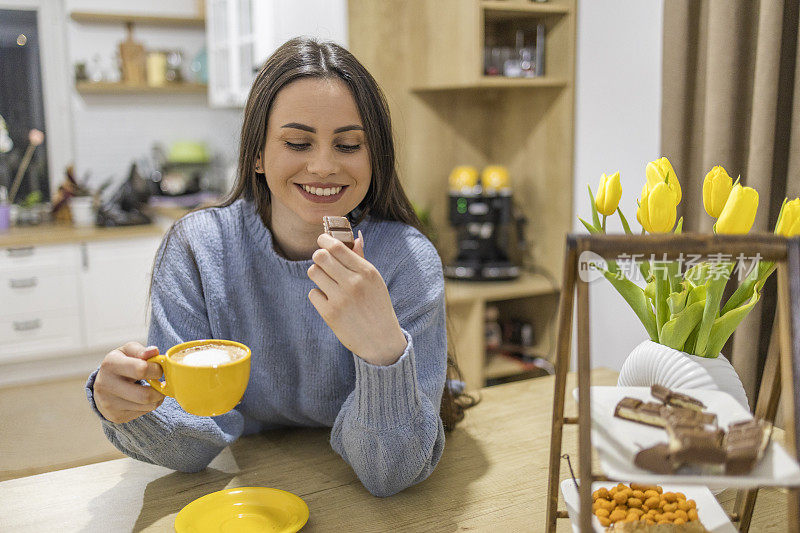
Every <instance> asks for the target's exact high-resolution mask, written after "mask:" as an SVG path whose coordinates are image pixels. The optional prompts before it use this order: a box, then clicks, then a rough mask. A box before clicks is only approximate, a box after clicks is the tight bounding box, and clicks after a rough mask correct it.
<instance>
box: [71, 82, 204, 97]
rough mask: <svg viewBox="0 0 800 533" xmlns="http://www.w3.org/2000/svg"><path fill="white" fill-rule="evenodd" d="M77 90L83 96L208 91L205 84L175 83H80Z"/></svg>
mask: <svg viewBox="0 0 800 533" xmlns="http://www.w3.org/2000/svg"><path fill="white" fill-rule="evenodd" d="M75 89H76V90H77V91H78V92H79V93H81V94H202V93H206V92H207V91H208V85H206V84H205V83H173V84H167V85H162V86H160V87H150V86H149V85H138V84H137V85H132V84H129V83H109V82H85V81H83V82H78V83H76V84H75Z"/></svg>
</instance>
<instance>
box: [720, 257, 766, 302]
mask: <svg viewBox="0 0 800 533" xmlns="http://www.w3.org/2000/svg"><path fill="white" fill-rule="evenodd" d="M774 271H775V263H774V262H772V261H761V262H759V263H758V268H754V269H753V270H751V271H750V272H749V273H748V274H747V277H746V278H745V279H744V281H743V282H741V283H740V284H739V286H738V287H736V290H735V291H734V292H733V294H731V297H730V298H728V301H727V302H725V305H724V306H722V311H720V315H725V314H726V313H728V312H729V311H731V310H733V309H736V308H737V307H740V306H741V305H742V304H743V303H744V302H745V301H747V299H748V298H750V297H751V295H752V294H753V290H757V291H759V292H760V291H761V288H762V287H763V286H764V283H766V281H767V279H769V277H770V275H771V274H772V273H773V272H774Z"/></svg>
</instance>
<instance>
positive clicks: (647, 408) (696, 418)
mask: <svg viewBox="0 0 800 533" xmlns="http://www.w3.org/2000/svg"><path fill="white" fill-rule="evenodd" d="M614 416H616V417H617V418H622V419H625V420H630V421H632V422H639V423H640V424H647V425H648V426H655V427H660V428H663V427H666V426H667V421H668V419H669V418H670V417H674V418H675V419H676V423H678V421H680V423H681V424H683V425H700V426H702V425H705V424H715V423H716V420H717V415H715V414H713V413H701V412H698V411H694V410H691V409H684V408H682V407H671V406H668V405H662V404H660V403H658V402H643V401H642V400H639V399H638V398H631V397H626V398H623V399H622V400H620V401H619V403H618V404H617V406H616V408H615V409H614Z"/></svg>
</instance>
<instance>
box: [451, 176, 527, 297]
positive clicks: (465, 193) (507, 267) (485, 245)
mask: <svg viewBox="0 0 800 533" xmlns="http://www.w3.org/2000/svg"><path fill="white" fill-rule="evenodd" d="M449 185H450V191H449V207H450V208H449V219H450V223H451V224H452V225H453V226H454V227H455V229H456V231H457V242H458V254H457V256H456V258H455V260H454V261H453V262H452V263H450V264H448V265H445V267H444V275H445V276H447V277H448V278H452V279H458V280H473V281H487V280H510V279H515V278H517V277H519V274H520V268H519V266H517V265H515V264H514V263H512V262H511V261H510V260H509V255H508V244H509V238H508V235H509V230H510V229H511V226H512V224H514V223H516V224H517V225H518V228H517V236H518V239H519V242H520V243H523V244H524V239H523V238H522V235H523V231H522V229H523V228H522V225H523V224H524V219H522V218H520V217H515V216H514V209H513V202H512V195H511V187H510V186H509V178H508V170H507V169H506V168H505V167H502V166H497V165H492V166H487V167H486V168H484V169H483V172H482V173H481V180H480V184H479V183H478V170H477V169H476V168H474V167H469V166H458V167H456V168H454V169H453V171H452V172H451V173H450V178H449Z"/></svg>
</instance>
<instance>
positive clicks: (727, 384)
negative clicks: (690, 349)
mask: <svg viewBox="0 0 800 533" xmlns="http://www.w3.org/2000/svg"><path fill="white" fill-rule="evenodd" d="M655 384H659V385H663V386H664V387H667V388H670V389H706V390H719V391H723V392H727V393H728V394H730V395H731V396H733V397H734V399H735V400H736V401H737V402H739V403H740V404H741V405H742V407H744V408H745V409H747V410H748V411H749V410H750V406H749V404H748V401H747V394H745V392H744V387H743V386H742V382H741V380H740V379H739V375H738V374H737V373H736V370H734V368H733V365H731V364H730V362H729V361H728V359H727V358H725V357H724V356H723V355H722V354H720V355H719V356H718V357H715V358H713V359H710V358H707V357H698V356H696V355H692V354H688V353H685V352H680V351H678V350H673V349H672V348H670V347H668V346H664V345H663V344H658V343H657V342H653V341H651V340H646V341H644V342H643V343H641V344H640V345H639V346H637V347H636V348H634V349H633V351H632V352H631V354H630V355H629V356H628V358H627V359H626V360H625V363H624V364H623V365H622V369H621V370H620V372H619V380H618V381H617V385H619V386H620V387H649V386H650V385H655Z"/></svg>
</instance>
